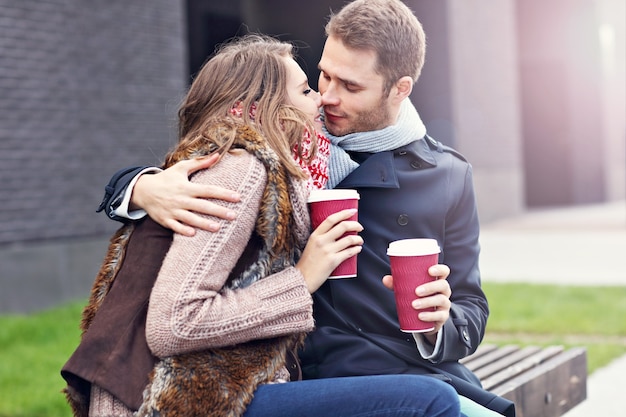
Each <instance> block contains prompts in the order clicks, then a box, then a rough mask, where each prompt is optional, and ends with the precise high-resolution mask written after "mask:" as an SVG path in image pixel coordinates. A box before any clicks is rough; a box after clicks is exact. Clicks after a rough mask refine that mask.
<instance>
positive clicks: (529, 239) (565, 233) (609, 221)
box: [480, 201, 626, 417]
mask: <svg viewBox="0 0 626 417" xmlns="http://www.w3.org/2000/svg"><path fill="white" fill-rule="evenodd" d="M480 241H481V246H482V251H481V261H480V265H481V274H482V277H483V281H484V282H526V283H529V282H530V283H538V284H539V283H544V284H563V285H607V286H608V285H618V286H626V201H620V202H614V203H608V204H600V205H589V206H580V207H567V208H561V209H544V210H537V211H533V212H530V213H526V214H524V215H521V216H517V217H512V218H507V219H503V220H498V221H495V222H491V223H488V224H484V225H483V226H482V227H481V238H480ZM625 386H626V355H625V356H623V357H621V358H618V359H617V360H615V361H614V362H612V363H611V364H609V365H608V366H606V367H605V368H602V369H598V370H596V371H595V372H594V373H593V374H592V375H590V376H589V378H588V380H587V400H585V401H584V402H583V403H582V404H580V405H578V406H577V407H575V408H574V409H572V410H571V411H569V412H568V413H566V414H565V417H591V416H602V417H621V416H623V415H624V407H623V405H622V404H621V401H620V399H621V398H622V397H623V395H624V387H625Z"/></svg>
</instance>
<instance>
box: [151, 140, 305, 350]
mask: <svg viewBox="0 0 626 417" xmlns="http://www.w3.org/2000/svg"><path fill="white" fill-rule="evenodd" d="M192 181H194V182H198V183H202V184H212V185H219V186H222V187H225V188H227V189H232V190H236V191H237V192H239V193H240V195H241V196H242V200H241V202H239V203H235V204H230V206H231V207H229V208H231V209H232V210H234V211H235V212H236V214H237V219H236V220H235V221H232V222H228V221H222V222H221V226H220V230H219V232H218V233H213V232H206V231H197V232H196V234H195V235H194V236H193V237H185V236H182V235H175V236H174V241H173V243H172V247H171V248H170V251H169V252H168V254H167V255H166V257H165V260H164V262H163V266H162V267H161V271H160V272H159V275H158V277H157V280H156V283H155V285H154V288H153V290H152V295H151V298H150V306H149V309H148V318H147V323H146V335H147V340H148V345H149V346H150V349H151V350H152V352H153V353H154V354H155V355H156V356H158V357H166V356H171V355H175V354H180V353H185V352H189V351H197V350H203V349H208V348H216V347H223V346H232V345H236V344H239V343H243V342H247V341H250V340H255V339H265V338H272V337H275V336H282V335H286V334H291V333H297V332H307V331H310V330H312V329H313V311H312V298H311V295H310V294H309V292H308V290H307V287H306V284H305V281H304V278H303V276H302V274H301V273H300V272H299V271H298V270H297V269H296V268H295V267H288V268H287V269H284V270H283V271H281V272H279V273H277V274H274V275H270V276H268V277H265V278H264V279H261V280H259V281H257V282H255V283H253V284H252V285H250V286H249V287H246V288H243V289H236V290H229V289H224V288H223V287H224V284H225V283H226V280H227V278H228V277H229V275H230V273H231V271H232V269H233V268H234V267H235V265H236V263H237V261H238V260H239V258H240V257H241V255H242V253H243V251H244V249H245V248H246V246H247V244H248V242H249V241H250V237H251V235H252V231H253V229H254V225H255V221H256V218H257V214H258V211H259V205H260V202H261V198H262V194H263V190H264V188H265V181H266V171H265V168H264V167H263V165H262V164H261V163H260V162H259V161H258V160H257V159H256V158H254V157H253V156H252V155H250V154H249V153H247V152H239V153H238V155H236V156H233V155H226V156H225V157H224V158H223V160H222V161H220V163H219V164H217V166H215V167H214V168H211V169H209V170H205V171H202V172H200V173H199V174H198V175H196V176H195V177H194V178H193V179H192ZM299 186H301V187H300V189H299V190H297V192H298V193H299V195H297V196H294V197H295V198H293V199H292V204H293V208H294V211H295V216H296V217H297V218H298V219H299V221H298V223H299V225H298V229H299V232H300V233H301V235H302V237H303V238H305V239H306V236H307V234H308V222H309V219H308V212H307V207H306V192H305V189H304V183H303V182H302V183H300V184H299ZM294 188H295V187H294ZM294 191H296V190H295V189H294Z"/></svg>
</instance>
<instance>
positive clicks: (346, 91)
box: [318, 36, 394, 136]
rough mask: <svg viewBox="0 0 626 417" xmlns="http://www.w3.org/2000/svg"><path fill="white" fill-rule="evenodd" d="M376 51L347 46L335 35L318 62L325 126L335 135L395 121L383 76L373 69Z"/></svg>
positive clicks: (379, 127) (370, 128)
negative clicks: (392, 118) (384, 90)
mask: <svg viewBox="0 0 626 417" xmlns="http://www.w3.org/2000/svg"><path fill="white" fill-rule="evenodd" d="M375 64H376V54H375V52H374V51H362V50H355V49H348V48H346V47H345V46H344V45H343V43H341V41H339V40H338V39H337V38H334V37H332V36H330V37H328V39H327V40H326V44H325V45H324V52H323V53H322V58H321V59H320V63H319V66H318V67H319V70H320V78H319V90H320V94H321V95H322V105H323V106H324V115H325V122H324V123H325V125H326V129H327V130H328V131H329V132H330V133H331V134H332V135H334V136H344V135H347V134H349V133H354V132H367V131H372V130H378V129H382V128H384V127H387V126H390V125H391V124H393V122H394V121H393V120H391V116H390V113H391V111H390V109H391V108H390V99H389V94H387V95H383V89H384V79H383V77H382V75H380V74H377V73H376V71H375V70H374V67H375Z"/></svg>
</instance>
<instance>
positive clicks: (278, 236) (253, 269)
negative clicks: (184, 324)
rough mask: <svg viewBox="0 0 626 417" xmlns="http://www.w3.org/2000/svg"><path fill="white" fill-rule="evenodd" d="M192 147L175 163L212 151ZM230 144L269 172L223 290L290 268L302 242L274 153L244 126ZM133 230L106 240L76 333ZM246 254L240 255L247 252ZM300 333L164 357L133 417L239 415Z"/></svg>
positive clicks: (76, 404) (77, 401) (76, 402)
mask: <svg viewBox="0 0 626 417" xmlns="http://www.w3.org/2000/svg"><path fill="white" fill-rule="evenodd" d="M198 143H199V145H198V146H197V147H196V148H195V149H188V150H186V151H185V153H182V154H181V155H180V157H179V158H178V159H179V160H180V159H186V158H192V157H196V156H201V155H206V154H208V153H210V152H212V151H213V150H214V149H213V147H212V146H211V145H210V144H207V143H206V142H204V143H203V142H198ZM235 145H236V147H239V148H243V149H245V150H247V151H248V152H250V153H251V154H253V155H254V156H255V157H257V158H258V159H259V160H260V161H261V162H263V164H264V165H265V167H266V170H267V174H268V182H267V185H266V188H265V191H264V194H263V201H262V203H261V210H260V213H259V216H258V218H257V222H256V230H255V235H256V236H257V237H259V239H258V243H259V244H258V245H256V246H257V247H256V250H255V251H254V252H255V253H256V254H255V255H254V256H252V257H251V258H250V259H248V260H244V262H240V264H239V265H238V266H239V267H240V268H238V269H239V271H238V272H239V273H237V274H233V275H231V278H230V279H229V281H228V282H227V284H226V285H227V286H228V287H230V288H242V287H246V286H248V285H250V284H252V283H253V282H256V281H257V280H259V279H262V278H264V277H265V276H267V275H269V274H272V273H275V272H278V271H280V270H282V269H284V268H285V267H287V266H291V265H294V264H295V262H296V261H297V259H298V258H299V256H300V254H301V250H302V248H303V246H304V243H305V242H304V241H302V231H300V233H297V231H296V230H295V229H296V226H295V221H294V219H293V215H292V204H291V201H290V194H289V189H290V183H289V176H288V175H287V173H286V171H285V169H284V167H282V166H281V164H280V163H278V160H277V157H276V155H275V154H274V152H273V151H272V150H271V149H269V148H268V147H267V145H266V143H265V141H264V139H263V138H262V137H261V136H260V135H259V134H258V133H257V132H256V131H255V130H253V129H251V128H249V127H245V126H239V127H237V140H236V144H235ZM174 162H176V161H172V163H174ZM132 232H133V226H132V225H130V226H124V227H122V228H121V229H120V230H119V231H118V232H117V233H116V234H115V235H114V237H113V238H112V239H111V244H110V245H109V250H108V252H107V255H106V258H105V261H104V263H103V265H102V267H101V269H100V271H99V273H98V275H97V277H96V281H95V283H94V286H93V289H92V293H91V297H90V299H89V302H88V305H87V306H86V307H85V309H84V311H83V320H82V323H81V329H82V330H83V335H84V334H85V332H86V331H87V330H88V329H89V327H90V325H91V323H92V322H93V319H94V317H95V316H96V314H97V312H98V310H99V308H100V306H101V305H102V303H103V301H104V299H105V297H106V295H107V294H108V292H109V290H110V289H111V286H112V284H113V282H114V280H115V278H116V276H117V273H118V272H119V269H120V265H121V264H122V262H123V260H124V255H125V249H126V245H127V243H128V240H129V238H130V235H131V233H132ZM298 236H300V237H298ZM253 240H254V239H253ZM249 246H255V245H252V244H250V245H249ZM248 249H250V248H247V250H246V252H245V253H249V250H248ZM245 253H244V255H245ZM242 265H243V267H241V266H242ZM304 336H305V335H304V334H294V335H290V336H285V337H279V338H274V339H268V340H256V341H251V342H248V343H245V344H240V345H237V346H232V347H227V348H221V349H210V350H206V351H202V352H195V353H189V354H184V355H177V356H173V357H169V358H164V359H162V360H160V361H158V362H157V363H156V365H155V366H154V369H153V371H152V372H151V374H150V381H149V384H148V386H147V387H146V389H145V391H144V401H143V404H142V405H141V408H140V409H139V411H137V413H136V415H138V416H151V417H153V416H161V417H170V416H172V417H175V416H186V417H188V416H240V415H242V414H243V413H244V412H245V409H246V407H247V405H248V404H249V403H250V401H251V400H252V397H253V395H254V391H255V390H256V388H257V386H258V385H259V384H263V383H267V382H271V381H273V380H274V379H275V376H276V375H277V372H278V371H279V370H281V369H282V368H283V367H284V366H285V363H286V360H287V352H288V351H289V350H293V349H294V348H295V347H297V346H300V345H301V344H302V342H303V340H304ZM68 388H69V387H68ZM78 394H80V393H76V392H75V391H73V390H72V389H71V388H69V389H67V390H66V396H67V398H68V401H69V402H70V405H71V406H72V408H73V410H74V413H75V415H77V416H86V415H87V414H86V413H87V410H88V404H89V398H88V396H87V398H85V394H86V393H83V394H82V395H78Z"/></svg>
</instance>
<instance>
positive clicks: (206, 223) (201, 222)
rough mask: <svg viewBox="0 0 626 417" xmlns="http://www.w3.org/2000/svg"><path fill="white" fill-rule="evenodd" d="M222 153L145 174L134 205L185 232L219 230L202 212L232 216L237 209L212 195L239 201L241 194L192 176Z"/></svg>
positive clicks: (135, 193)
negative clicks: (211, 199) (229, 207)
mask: <svg viewBox="0 0 626 417" xmlns="http://www.w3.org/2000/svg"><path fill="white" fill-rule="evenodd" d="M218 158H219V155H218V154H212V155H209V156H205V157H200V158H195V159H190V160H184V161H180V162H178V163H176V164H175V165H172V166H171V167H169V168H168V169H166V170H164V171H162V172H159V173H158V174H152V175H142V176H141V177H139V179H138V180H137V182H136V184H135V187H134V188H133V192H132V195H131V208H133V209H138V208H142V209H144V210H145V211H146V212H147V213H148V215H149V216H150V217H151V218H152V220H154V221H155V222H157V223H159V224H160V225H161V226H163V227H165V228H168V229H171V230H173V231H174V232H176V233H180V234H182V235H185V236H193V235H194V234H195V232H196V231H195V229H196V228H198V229H203V230H208V231H212V232H215V231H217V230H218V229H219V225H218V224H217V223H216V222H215V221H212V220H210V219H207V218H205V217H202V216H200V215H199V214H198V213H201V214H206V215H210V216H215V217H219V218H221V219H226V220H232V219H234V218H235V213H233V212H232V211H230V210H228V209H226V208H225V207H223V206H220V205H219V204H215V203H213V202H211V201H209V200H208V199H209V198H213V199H217V200H223V201H228V202H237V201H239V199H240V196H239V195H238V194H237V193H235V192H234V191H230V190H227V189H225V188H221V187H216V186H211V185H200V184H194V183H192V182H190V181H189V176H190V175H191V174H193V173H194V172H196V171H199V170H201V169H206V168H210V167H212V166H213V165H215V163H216V162H217V160H218Z"/></svg>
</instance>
